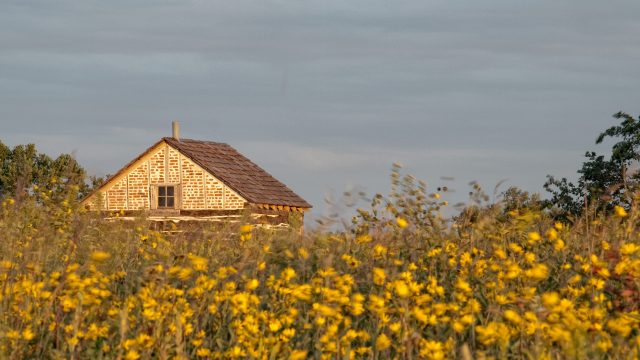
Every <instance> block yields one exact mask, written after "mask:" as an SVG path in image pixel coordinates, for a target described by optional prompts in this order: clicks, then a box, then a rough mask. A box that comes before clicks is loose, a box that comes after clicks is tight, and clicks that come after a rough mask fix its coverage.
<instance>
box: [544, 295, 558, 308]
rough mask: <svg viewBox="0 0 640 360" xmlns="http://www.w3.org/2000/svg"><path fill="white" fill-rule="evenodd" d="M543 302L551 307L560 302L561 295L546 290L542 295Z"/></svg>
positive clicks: (547, 306)
mask: <svg viewBox="0 0 640 360" xmlns="http://www.w3.org/2000/svg"><path fill="white" fill-rule="evenodd" d="M541 300H542V304H543V305H544V306H545V307H546V308H547V309H549V308H551V307H553V306H555V305H556V304H557V303H559V302H560V295H558V293H557V292H555V291H552V292H546V293H544V294H542V297H541Z"/></svg>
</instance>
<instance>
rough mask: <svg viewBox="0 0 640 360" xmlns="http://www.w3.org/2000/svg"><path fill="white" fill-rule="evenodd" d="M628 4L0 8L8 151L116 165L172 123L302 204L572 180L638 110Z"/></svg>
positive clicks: (0, 90)
mask: <svg viewBox="0 0 640 360" xmlns="http://www.w3.org/2000/svg"><path fill="white" fill-rule="evenodd" d="M639 18H640V1H637V0H630V1H601V0H598V1H591V0H575V1H557V0H549V1H544V0H536V1H513V0H504V1H494V0H485V1H476V0H466V1H463V0H460V1H452V0H442V1H429V0H415V1H409V0H404V1H402V0H400V1H391V0H385V1H377V0H363V1H355V0H335V1H328V0H321V1H320V0H318V1H300V0H298V1H284V0H280V1H275V0H273V1H269V0H260V1H244V0H233V1H229V0H226V1H211V0H197V1H191V0H175V1H169V0H148V1H144V0H110V1H97V0H76V1H70V0H56V1H49V0H47V1H37V0H33V1H25V0H1V1H0V140H1V141H2V142H4V143H5V144H9V145H16V144H23V143H35V144H36V145H38V147H39V149H40V150H42V151H44V152H47V153H48V154H50V155H52V156H56V155H58V154H60V153H70V152H73V153H75V154H76V156H77V158H78V160H79V161H80V162H81V164H82V165H83V166H84V167H85V168H87V169H88V170H89V172H90V173H92V174H98V175H104V174H107V173H114V172H115V171H117V170H118V169H119V168H120V167H121V166H122V165H124V164H125V163H127V162H128V161H130V160H131V159H132V158H134V157H135V156H137V155H138V154H139V153H140V152H142V151H143V150H144V149H146V148H147V147H148V146H150V145H151V144H152V143H154V142H155V141H157V140H158V138H160V137H162V136H168V135H170V132H171V121H172V120H176V119H178V120H180V121H181V124H182V135H183V137H188V138H195V139H204V140H213V141H220V142H226V143H229V144H230V145H232V146H234V147H236V148H237V149H238V150H239V151H241V152H243V153H244V154H245V155H247V156H248V157H249V158H250V159H252V160H253V161H254V162H256V163H258V164H259V165H261V166H262V167H263V168H265V169H266V170H267V171H269V172H270V173H272V174H273V175H274V176H275V177H277V178H279V179H280V180H282V181H283V182H284V183H286V184H287V185H289V187H291V188H292V189H293V190H294V191H296V192H297V193H298V194H300V195H301V196H302V197H304V198H306V199H307V200H308V201H309V202H311V203H312V204H313V205H314V206H315V208H316V212H317V213H322V212H323V211H324V209H325V206H324V204H323V203H324V198H325V197H326V196H327V194H331V193H333V194H340V193H342V192H343V191H345V190H348V189H351V188H354V187H356V188H359V189H363V190H365V191H366V192H367V193H369V194H372V193H375V192H386V191H387V189H388V175H389V169H390V167H391V164H392V163H393V162H401V163H403V164H404V165H405V168H406V171H407V172H410V173H412V174H414V175H416V176H417V177H418V178H422V179H425V180H426V181H427V182H428V183H429V184H432V186H433V188H435V187H436V186H438V185H441V184H443V183H445V182H443V180H441V179H440V177H441V176H451V177H454V178H455V179H456V180H455V181H454V182H453V183H452V184H449V186H452V187H454V188H455V189H456V190H457V194H458V195H455V196H454V197H456V196H457V197H458V198H457V199H458V200H459V199H460V197H461V196H462V197H464V196H463V195H462V194H466V192H467V191H468V190H467V187H466V183H467V182H468V181H471V180H478V181H480V182H481V183H482V184H483V185H484V186H485V187H487V188H489V189H493V186H495V185H496V183H498V182H499V181H501V180H503V179H507V184H508V185H515V186H519V187H522V188H524V189H527V190H530V191H540V192H541V191H543V190H542V184H543V183H544V181H545V175H546V174H555V175H560V176H571V177H574V176H575V171H576V169H577V167H578V166H579V164H580V163H581V161H582V159H583V155H584V152H585V151H586V150H588V149H595V150H601V151H605V150H606V147H596V146H595V145H594V140H595V137H596V135H597V134H598V133H599V132H600V131H601V130H602V129H604V128H606V127H608V126H611V125H613V124H615V120H613V119H612V118H611V115H612V114H613V113H615V112H617V111H620V110H622V111H626V112H629V113H631V114H633V115H634V116H637V115H638V113H640V102H639V101H638V100H639V95H640V91H639V90H638V89H639V87H638V86H639V84H640V65H639V64H640V21H639V20H638V19H639Z"/></svg>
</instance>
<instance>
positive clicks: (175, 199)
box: [155, 184, 178, 210]
mask: <svg viewBox="0 0 640 360" xmlns="http://www.w3.org/2000/svg"><path fill="white" fill-rule="evenodd" d="M169 189H171V191H169ZM161 190H162V191H163V192H164V195H161ZM169 192H171V195H169ZM169 200H171V201H172V202H173V205H171V206H169V205H168V203H169ZM161 201H164V205H160V202H161ZM155 202H156V204H155V205H156V208H157V209H158V210H163V209H165V210H166V209H175V208H176V207H177V203H178V191H177V185H175V184H162V185H157V186H156V201H155Z"/></svg>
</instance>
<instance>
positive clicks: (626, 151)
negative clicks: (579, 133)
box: [502, 112, 640, 220]
mask: <svg viewBox="0 0 640 360" xmlns="http://www.w3.org/2000/svg"><path fill="white" fill-rule="evenodd" d="M613 117H614V118H615V119H618V120H620V123H619V124H618V125H615V126H612V127H610V128H608V129H606V130H604V131H603V132H602V133H600V134H599V135H598V136H597V138H596V141H595V143H596V144H600V143H602V142H603V141H604V140H605V139H607V138H609V139H611V140H613V142H614V144H613V146H612V148H611V153H610V155H602V154H598V153H596V152H595V151H587V152H586V153H585V158H586V160H585V161H584V162H583V163H582V166H581V167H580V168H579V169H578V171H577V173H578V175H579V177H578V179H577V181H576V182H571V181H569V180H568V179H567V178H564V177H563V178H557V177H555V176H553V175H547V181H546V182H545V183H544V185H543V187H544V189H545V190H546V191H547V192H548V193H549V194H550V198H549V199H546V200H543V199H542V198H541V197H540V196H539V195H538V194H529V193H528V192H526V191H523V190H521V189H518V188H516V187H512V188H509V189H508V190H507V191H505V192H503V193H502V200H503V205H504V209H505V210H506V211H510V210H513V209H519V208H529V209H531V208H534V209H537V210H545V211H548V212H550V213H551V214H552V215H553V216H555V217H556V218H562V219H565V220H570V219H575V218H578V217H580V216H582V215H584V214H585V213H586V212H589V213H590V214H599V213H607V212H610V211H612V210H613V209H614V208H615V206H622V207H624V208H628V207H629V206H630V205H631V202H632V200H633V199H631V198H630V196H631V195H630V194H632V191H633V190H635V189H637V188H638V187H639V186H640V172H639V171H638V161H639V160H640V117H639V118H637V119H635V118H633V117H632V116H631V115H629V114H627V113H624V112H618V113H616V114H614V115H613Z"/></svg>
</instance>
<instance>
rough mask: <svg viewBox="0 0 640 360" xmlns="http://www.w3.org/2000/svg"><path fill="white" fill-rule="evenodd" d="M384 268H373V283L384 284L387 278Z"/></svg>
mask: <svg viewBox="0 0 640 360" xmlns="http://www.w3.org/2000/svg"><path fill="white" fill-rule="evenodd" d="M385 277H386V275H385V273H384V269H381V268H378V267H374V268H373V283H374V284H376V285H383V284H384V280H385Z"/></svg>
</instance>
